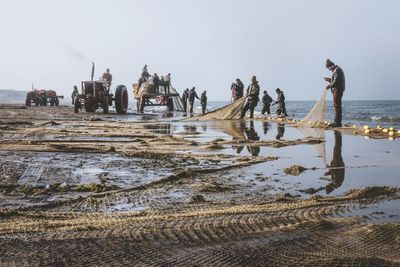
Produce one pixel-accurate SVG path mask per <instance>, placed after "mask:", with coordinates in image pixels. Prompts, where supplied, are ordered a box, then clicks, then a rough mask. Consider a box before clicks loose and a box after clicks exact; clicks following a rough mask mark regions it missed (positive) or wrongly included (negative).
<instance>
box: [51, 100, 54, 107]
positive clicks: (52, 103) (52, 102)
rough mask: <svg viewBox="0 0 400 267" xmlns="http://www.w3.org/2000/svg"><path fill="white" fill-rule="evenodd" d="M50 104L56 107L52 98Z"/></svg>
mask: <svg viewBox="0 0 400 267" xmlns="http://www.w3.org/2000/svg"><path fill="white" fill-rule="evenodd" d="M50 106H52V107H54V100H53V99H50Z"/></svg>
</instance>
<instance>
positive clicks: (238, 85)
mask: <svg viewBox="0 0 400 267" xmlns="http://www.w3.org/2000/svg"><path fill="white" fill-rule="evenodd" d="M235 89H236V96H237V98H241V97H242V96H243V90H244V85H243V83H242V82H241V81H239V82H237V83H236V88H235Z"/></svg>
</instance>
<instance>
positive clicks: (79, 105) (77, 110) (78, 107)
mask: <svg viewBox="0 0 400 267" xmlns="http://www.w3.org/2000/svg"><path fill="white" fill-rule="evenodd" d="M80 108H81V102H79V98H75V102H74V112H75V113H78V112H79V109H80Z"/></svg>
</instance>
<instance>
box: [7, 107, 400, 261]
mask: <svg viewBox="0 0 400 267" xmlns="http://www.w3.org/2000/svg"><path fill="white" fill-rule="evenodd" d="M182 119H183V117H181V115H180V114H179V113H175V114H172V113H171V114H168V113H159V114H157V113H155V114H147V115H145V114H127V115H123V116H121V115H117V114H115V113H110V114H108V115H104V114H101V113H80V114H74V113H73V109H72V107H67V106H61V107H59V108H54V107H28V108H27V107H25V106H22V105H18V104H2V105H0V129H1V132H0V155H1V157H0V169H1V172H0V199H1V201H0V233H1V238H0V246H1V247H2V250H1V251H0V259H1V260H0V265H1V266H35V265H41V266H43V265H48V266H55V265H71V264H72V265H82V266H107V265H113V266H126V265H132V264H133V265H142V266H146V265H160V264H163V265H171V266H172V265H174V266H187V265H192V266H193V265H194V266H204V265H206V266H221V265H222V266H244V265H247V266H248V265H253V266H257V265H263V266H265V265H285V266H289V265H294V264H295V265H318V266H325V265H326V266H334V265H348V266H383V265H388V266H397V265H399V264H400V251H399V249H398V247H399V240H400V226H399V224H398V223H399V222H400V210H399V207H400V206H399V204H400V202H399V201H400V200H399V197H400V190H399V187H398V186H399V182H398V173H399V166H398V158H399V156H400V149H399V148H400V143H399V142H398V140H394V141H390V140H388V139H387V138H386V139H379V138H378V139H373V138H370V139H368V140H367V139H365V137H364V136H360V135H357V134H354V133H353V132H351V131H346V130H343V131H332V130H324V129H322V130H318V131H309V130H308V131H307V130H303V131H302V130H300V129H298V128H295V127H291V125H290V124H289V123H284V122H274V121H267V120H259V119H257V120H254V121H250V120H233V121H202V122H185V121H182ZM278 137H279V138H278ZM305 155H307V156H305ZM277 251H280V252H279V253H276V252H277Z"/></svg>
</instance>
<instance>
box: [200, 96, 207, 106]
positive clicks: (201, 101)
mask: <svg viewBox="0 0 400 267" xmlns="http://www.w3.org/2000/svg"><path fill="white" fill-rule="evenodd" d="M200 103H201V104H202V105H207V95H206V94H205V93H202V94H201V96H200Z"/></svg>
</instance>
